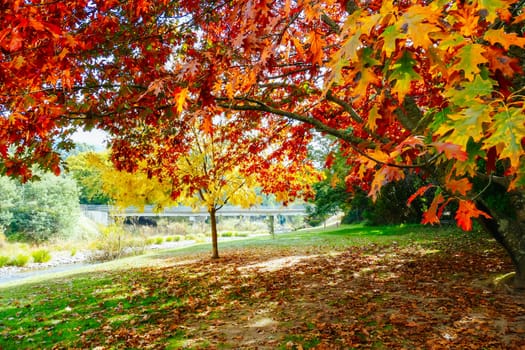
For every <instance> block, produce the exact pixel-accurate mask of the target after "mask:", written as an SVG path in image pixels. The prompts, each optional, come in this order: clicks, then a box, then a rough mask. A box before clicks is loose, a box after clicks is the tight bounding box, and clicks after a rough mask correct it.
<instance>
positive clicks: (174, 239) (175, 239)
mask: <svg viewBox="0 0 525 350" xmlns="http://www.w3.org/2000/svg"><path fill="white" fill-rule="evenodd" d="M181 239H182V236H181V235H175V236H173V241H174V242H178V241H180V240H181Z"/></svg>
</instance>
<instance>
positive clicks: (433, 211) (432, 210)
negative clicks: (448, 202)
mask: <svg viewBox="0 0 525 350" xmlns="http://www.w3.org/2000/svg"><path fill="white" fill-rule="evenodd" d="M444 201H445V198H443V195H442V194H441V193H438V194H436V196H435V197H434V200H433V201H432V203H431V204H430V207H429V208H428V210H427V211H426V212H424V213H423V220H421V223H422V224H432V225H433V224H439V217H438V215H437V211H438V206H439V205H440V204H441V203H443V202H444Z"/></svg>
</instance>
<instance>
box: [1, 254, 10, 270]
mask: <svg viewBox="0 0 525 350" xmlns="http://www.w3.org/2000/svg"><path fill="white" fill-rule="evenodd" d="M8 262H9V257H8V256H5V255H0V267H4V266H6V265H7V263H8Z"/></svg>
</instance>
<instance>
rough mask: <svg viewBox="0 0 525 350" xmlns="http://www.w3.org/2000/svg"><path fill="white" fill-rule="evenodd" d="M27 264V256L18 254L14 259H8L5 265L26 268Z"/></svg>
mask: <svg viewBox="0 0 525 350" xmlns="http://www.w3.org/2000/svg"><path fill="white" fill-rule="evenodd" d="M28 262H29V256H27V255H24V254H18V255H17V256H16V257H14V258H12V259H10V260H9V261H8V263H7V265H9V266H17V267H22V266H26V265H27V263H28Z"/></svg>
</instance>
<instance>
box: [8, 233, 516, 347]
mask: <svg viewBox="0 0 525 350" xmlns="http://www.w3.org/2000/svg"><path fill="white" fill-rule="evenodd" d="M219 249H220V254H221V259H219V260H212V259H210V258H209V256H210V245H209V244H199V245H195V246H191V247H186V248H184V249H175V250H164V251H156V252H150V253H148V254H145V255H142V256H136V257H129V258H125V259H120V260H117V261H112V262H108V263H104V264H97V265H94V266H92V267H89V268H84V269H82V270H79V271H75V272H74V273H72V272H70V273H64V274H55V275H52V276H43V277H42V278H40V279H39V278H36V279H32V280H29V281H21V282H17V283H12V284H8V285H4V286H0V348H1V349H51V348H56V349H70V348H80V349H84V348H97V349H148V348H150V349H166V348H167V349H179V348H188V349H190V348H191V349H201V348H210V349H216V348H219V349H220V348H223V349H236V348H246V349H252V348H259V349H275V348H282V349H294V348H295V349H299V348H313V347H316V346H319V347H321V348H322V346H323V345H326V346H332V347H333V348H354V347H355V348H357V347H367V348H376V349H390V348H396V347H395V346H393V344H397V343H398V342H402V344H401V343H400V344H401V345H400V347H399V348H421V346H423V347H424V346H425V344H426V342H428V341H430V340H432V337H434V336H435V337H437V338H438V339H437V340H436V339H434V340H435V341H441V342H442V341H449V342H452V343H451V344H445V345H453V346H452V347H454V346H459V345H458V344H462V343H459V342H460V341H461V342H463V341H470V342H472V339H471V338H469V337H474V336H476V337H478V338H479V337H483V339H478V338H477V339H478V341H479V342H483V344H491V343H490V342H495V341H496V340H494V339H495V338H493V337H488V336H487V334H492V333H491V332H494V334H496V331H497V329H495V330H494V329H492V328H490V327H496V328H497V324H496V325H492V326H491V324H490V322H489V321H487V320H485V319H484V318H483V317H484V316H483V315H490V316H491V317H495V315H494V313H497V315H496V316H497V318H498V319H503V318H504V319H505V320H507V314H506V313H505V312H506V311H505V310H506V308H502V306H501V305H500V304H499V303H500V297H501V298H503V295H500V294H498V293H501V292H499V291H493V290H491V289H486V286H485V285H483V284H481V287H480V286H476V283H477V282H476V281H479V280H481V279H483V278H488V277H490V278H492V277H494V276H496V275H501V274H504V273H506V272H508V271H509V269H510V268H511V267H510V265H509V263H508V261H506V258H505V257H504V254H503V253H502V252H501V250H500V249H499V247H498V246H497V245H496V244H495V243H494V242H493V241H492V240H490V239H488V238H487V237H485V236H483V235H481V234H476V233H462V232H459V231H457V230H456V229H454V228H439V229H438V228H432V227H421V226H417V225H416V226H402V227H373V228H372V227H362V226H342V227H340V228H337V229H328V230H312V231H303V232H294V233H288V234H280V235H277V236H276V238H275V239H272V238H271V237H270V236H268V237H255V238H249V239H243V240H232V241H224V242H221V243H220V245H219ZM416 280H417V281H418V284H415V281H416ZM483 288H485V289H483ZM467 299H468V302H465V300H467ZM506 300H507V302H506V303H507V304H506V305H507V307H508V308H510V307H514V308H516V307H517V306H516V305H517V304H509V303H510V302H509V301H508V300H509V298H506ZM473 301H476V302H475V303H474V302H473ZM468 308H471V311H472V314H476V315H478V316H477V317H478V318H482V319H483V322H485V323H483V328H480V331H479V332H478V331H475V332H470V333H469V334H468V336H467V337H466V338H465V339H463V338H461V336H460V335H459V334H460V330H461V329H460V328H461V327H463V326H465V327H466V326H469V325H468V324H465V325H462V324H461V323H460V321H461V320H462V318H461V317H460V316H459V314H458V313H461V310H463V312H465V310H470V309H468ZM407 310H412V311H413V313H406V311H407ZM480 315H481V316H480ZM486 317H488V316H486ZM445 320H447V321H445ZM469 322H470V321H469ZM506 322H507V323H506V325H508V326H507V328H506V329H507V330H508V332H509V334H508V339H509V341H510V340H512V341H514V340H515V339H514V338H513V336H514V333H516V334H519V332H520V331H521V330H523V331H524V332H525V328H523V329H522V328H519V327H518V326H515V327H517V328H512V327H514V323H512V322H511V320H510V316H509V320H508V321H506ZM447 327H448V328H447ZM482 330H483V331H482ZM416 331H417V332H416ZM511 331H512V332H511ZM449 333H450V337H449V336H448V335H447V334H449ZM500 333H501V332H500ZM440 334H441V336H440ZM443 334H445V335H443ZM500 335H501V334H500ZM487 337H488V338H487ZM449 338H450V339H449ZM447 339H449V340H447ZM499 339H503V340H500V343H498V344H499V345H501V344H503V345H504V344H505V343H504V341H505V339H506V338H505V339H504V338H501V337H499ZM453 342H457V344H455V343H453ZM403 344H404V345H403ZM493 344H495V343H493ZM489 348H490V347H489ZM493 348H497V347H493Z"/></svg>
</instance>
